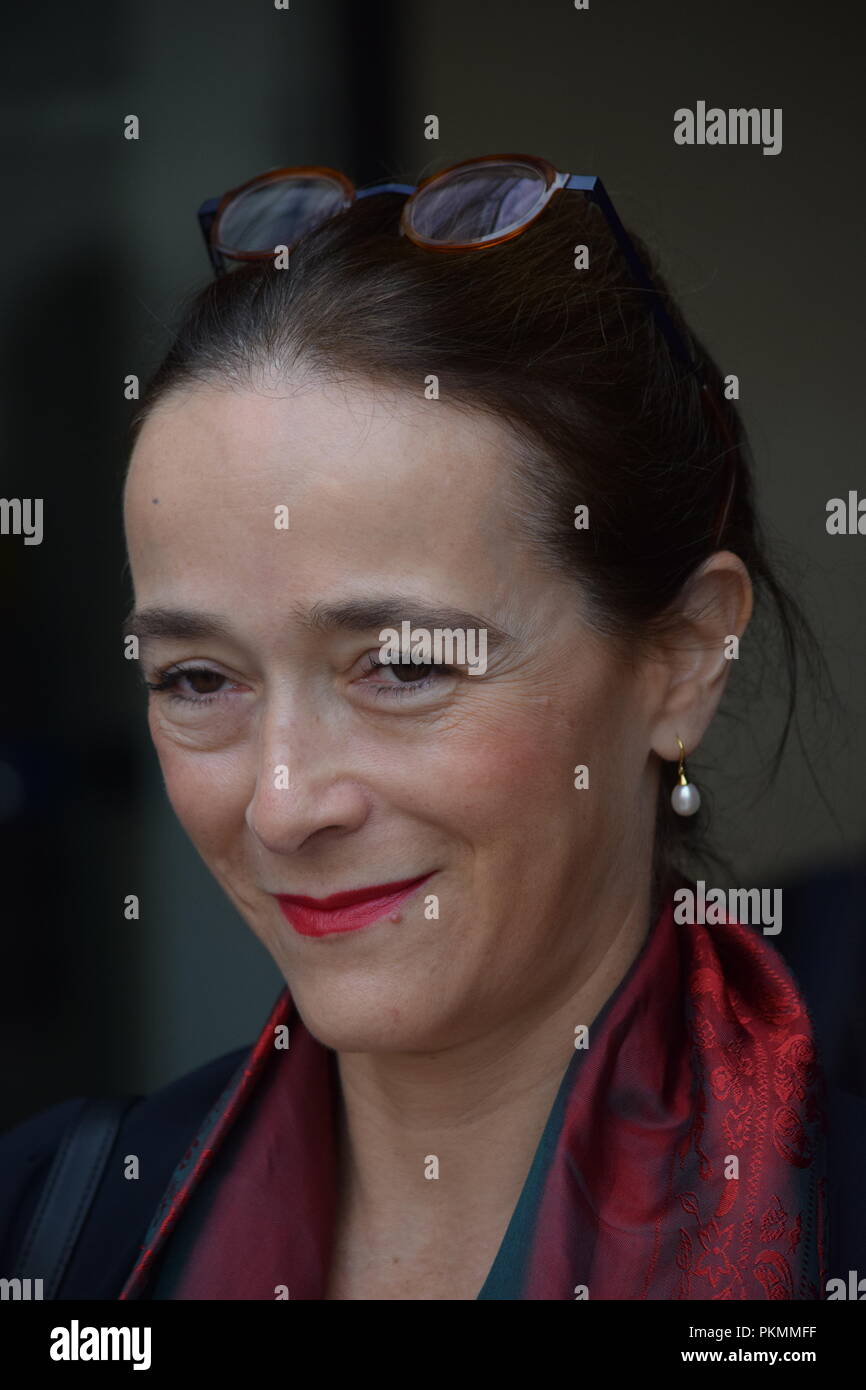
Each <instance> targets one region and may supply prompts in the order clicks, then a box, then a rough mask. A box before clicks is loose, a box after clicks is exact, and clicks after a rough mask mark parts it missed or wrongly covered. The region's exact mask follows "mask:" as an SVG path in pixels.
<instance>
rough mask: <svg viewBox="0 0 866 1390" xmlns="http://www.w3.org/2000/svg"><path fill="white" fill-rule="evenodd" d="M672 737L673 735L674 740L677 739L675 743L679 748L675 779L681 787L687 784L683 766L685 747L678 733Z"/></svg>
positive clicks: (684, 762)
mask: <svg viewBox="0 0 866 1390" xmlns="http://www.w3.org/2000/svg"><path fill="white" fill-rule="evenodd" d="M674 737H675V738H676V740H677V743H678V745H679V750H680V765H679V767H678V768H677V781H678V782H679V784H680V786H681V787H687V786H688V779H687V777H686V772H685V766H686V750H685V748H684V747H683V741H682V739H681V738H680V737H679V735H678V734H676V735H674Z"/></svg>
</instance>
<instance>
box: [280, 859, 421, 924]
mask: <svg viewBox="0 0 866 1390" xmlns="http://www.w3.org/2000/svg"><path fill="white" fill-rule="evenodd" d="M435 872H436V871H435V869H434V870H432V871H431V873H429V874H422V875H421V877H420V878H404V879H401V880H400V881H399V882H396V883H376V884H373V885H372V886H371V887H369V888H356V889H352V890H350V891H349V892H345V893H332V894H331V896H330V897H329V898H303V897H296V896H294V895H290V894H287V893H276V894H275V895H274V896H275V897H276V899H277V902H278V903H279V905H280V911H281V912H282V914H283V916H284V917H285V919H286V921H287V922H288V923H289V925H290V926H292V927H294V929H295V931H296V932H299V933H300V935H301V936H329V935H330V934H331V933H333V932H347V931H358V929H359V928H360V927H366V926H368V925H369V924H370V923H371V922H376V921H378V919H379V918H380V917H385V916H386V915H387V914H388V913H389V912H393V911H394V908H395V907H397V905H398V904H399V903H402V902H403V901H404V900H405V899H406V898H408V897H409V896H410V894H412V893H414V892H415V890H416V888H419V887H420V886H421V884H422V883H426V882H427V879H428V878H431V877H432V874H433V873H435Z"/></svg>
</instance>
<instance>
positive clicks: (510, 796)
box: [426, 696, 603, 840]
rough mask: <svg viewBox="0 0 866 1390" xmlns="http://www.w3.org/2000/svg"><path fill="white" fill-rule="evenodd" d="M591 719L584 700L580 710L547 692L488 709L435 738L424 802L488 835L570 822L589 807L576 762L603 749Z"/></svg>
mask: <svg viewBox="0 0 866 1390" xmlns="http://www.w3.org/2000/svg"><path fill="white" fill-rule="evenodd" d="M595 724H596V721H595V718H594V715H593V713H591V712H590V710H589V709H588V708H586V707H585V708H583V709H582V710H581V712H580V714H579V715H577V714H576V713H575V710H574V707H573V704H569V705H568V706H563V705H561V704H559V703H558V702H557V701H556V699H555V698H554V697H552V696H531V697H529V698H528V699H524V700H515V701H514V702H512V701H509V702H508V706H507V708H505V709H500V710H494V709H491V710H489V711H486V712H485V715H484V717H483V718H479V719H475V720H473V721H472V722H471V723H470V724H467V726H466V728H465V730H460V731H459V732H458V731H456V730H455V731H453V732H452V736H451V738H450V739H449V740H448V741H447V744H446V745H442V746H440V749H439V757H438V765H437V767H436V768H435V770H433V771H432V774H431V776H430V778H429V780H428V781H427V784H426V793H427V797H426V805H427V806H428V807H431V806H432V805H433V803H434V801H435V803H436V804H437V806H438V808H439V810H440V811H441V813H442V817H443V819H444V820H446V821H447V819H448V818H449V816H450V817H451V818H452V819H454V818H455V817H457V818H459V819H460V820H461V821H462V823H463V826H464V828H466V829H468V828H469V826H470V824H471V826H472V827H473V830H477V831H478V833H479V835H480V836H481V837H482V838H484V839H488V840H491V839H492V840H495V838H496V837H497V836H499V837H501V836H502V835H503V833H508V832H509V829H510V830H512V831H515V830H516V831H518V832H519V833H523V832H524V831H526V832H527V833H532V832H531V827H532V826H535V827H538V826H542V827H543V825H544V824H545V823H546V824H547V825H548V827H549V826H550V825H551V824H553V823H554V822H558V823H561V822H562V821H563V820H568V821H571V822H572V823H573V821H574V820H576V819H579V818H581V817H582V816H584V815H585V814H586V810H587V807H586V806H585V805H583V804H580V803H579V801H578V798H579V797H580V795H581V793H579V792H578V791H577V790H576V789H575V787H574V777H575V773H574V769H575V766H576V764H578V763H592V762H593V761H594V760H596V761H597V760H599V758H600V757H601V749H602V746H603V745H602V743H601V742H600V739H599V732H598V729H597V726H595ZM575 730H579V732H575Z"/></svg>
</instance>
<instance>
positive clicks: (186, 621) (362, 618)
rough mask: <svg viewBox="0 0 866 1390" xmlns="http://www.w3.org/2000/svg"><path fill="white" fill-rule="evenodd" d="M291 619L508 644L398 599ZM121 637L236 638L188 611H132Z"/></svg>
mask: <svg viewBox="0 0 866 1390" xmlns="http://www.w3.org/2000/svg"><path fill="white" fill-rule="evenodd" d="M290 613H291V616H292V617H294V619H295V620H296V621H298V622H300V624H301V625H302V626H303V627H305V628H306V629H307V630H308V631H310V632H322V633H329V632H367V631H369V630H370V629H375V630H376V631H377V632H380V631H381V630H382V629H383V628H386V627H396V626H398V625H399V623H401V622H404V621H408V622H409V623H410V624H411V626H412V627H413V628H427V629H430V628H463V629H466V628H475V629H479V628H483V629H484V630H485V631H486V633H487V648H488V651H495V650H496V649H497V648H499V647H502V646H505V645H506V644H508V643H511V642H513V641H514V638H513V636H512V634H511V633H510V632H507V631H506V630H505V628H503V627H500V626H499V625H498V624H497V623H492V622H491V621H490V620H489V618H482V617H479V616H478V615H477V614H475V613H467V612H465V611H464V610H463V609H461V608H429V607H428V606H427V605H426V604H424V603H421V602H419V601H418V600H417V599H410V598H406V597H402V596H401V595H400V594H391V595H385V596H382V597H381V598H369V599H349V600H347V601H346V602H343V603H317V604H314V605H313V607H312V608H311V609H309V610H305V609H299V608H297V607H295V608H294V609H291V610H290ZM122 635H123V636H124V637H127V636H132V635H134V636H136V637H139V638H142V639H147V638H157V637H163V638H187V639H193V640H197V639H199V638H222V639H224V640H226V641H231V640H232V639H233V638H234V637H235V636H236V633H235V631H234V629H233V628H232V626H231V623H229V622H227V621H226V619H225V618H223V617H220V615H219V614H217V613H208V612H205V611H200V610H198V609H192V608H163V607H158V608H143V609H135V608H134V609H133V610H132V612H131V613H129V614H128V616H127V617H126V618H125V619H124V622H123V626H122Z"/></svg>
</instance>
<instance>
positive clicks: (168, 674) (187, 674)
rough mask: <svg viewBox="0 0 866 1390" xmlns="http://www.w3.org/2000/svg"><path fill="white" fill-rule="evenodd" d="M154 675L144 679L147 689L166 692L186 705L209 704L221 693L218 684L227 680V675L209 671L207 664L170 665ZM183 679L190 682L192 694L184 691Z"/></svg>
mask: <svg viewBox="0 0 866 1390" xmlns="http://www.w3.org/2000/svg"><path fill="white" fill-rule="evenodd" d="M156 675H157V678H156V680H155V681H145V685H146V686H147V688H148V690H153V691H155V692H156V693H157V694H167V695H168V697H169V699H170V700H180V701H182V702H183V703H185V704H188V705H209V704H211V703H212V702H213V701H214V700H218V699H219V698H220V697H221V695H222V694H223V692H222V690H221V689H220V686H221V685H222V684H223V683H225V682H227V681H228V677H227V676H223V675H222V674H221V673H220V672H219V671H211V670H210V669H209V668H208V667H207V666H180V667H177V666H175V667H171V666H170V667H167V668H166V670H164V671H158V672H157V673H156ZM183 681H188V682H189V683H190V685H191V688H192V692H193V693H192V694H188V693H185V692H184V688H183V686H182V682H183ZM202 686H203V687H204V688H203V689H202Z"/></svg>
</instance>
